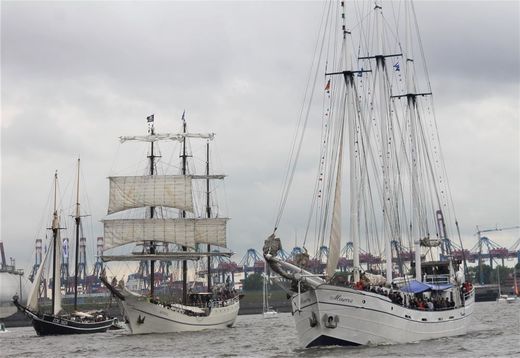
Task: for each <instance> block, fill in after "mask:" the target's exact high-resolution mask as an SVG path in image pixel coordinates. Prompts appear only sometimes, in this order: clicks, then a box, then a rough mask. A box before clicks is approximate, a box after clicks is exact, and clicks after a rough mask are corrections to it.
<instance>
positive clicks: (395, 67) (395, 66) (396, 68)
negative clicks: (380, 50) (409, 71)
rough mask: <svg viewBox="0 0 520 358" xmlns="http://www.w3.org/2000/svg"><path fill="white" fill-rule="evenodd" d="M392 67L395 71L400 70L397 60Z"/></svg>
mask: <svg viewBox="0 0 520 358" xmlns="http://www.w3.org/2000/svg"><path fill="white" fill-rule="evenodd" d="M394 69H395V70H396V71H401V68H400V67H399V62H397V63H396V64H395V65H394Z"/></svg>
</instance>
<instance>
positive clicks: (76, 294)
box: [74, 158, 81, 311]
mask: <svg viewBox="0 0 520 358" xmlns="http://www.w3.org/2000/svg"><path fill="white" fill-rule="evenodd" d="M79 165H80V159H79V158H78V180H77V182H76V216H75V217H74V220H75V221H76V249H75V250H76V255H75V256H74V311H76V310H77V309H78V256H79V227H80V224H81V217H80V211H79Z"/></svg>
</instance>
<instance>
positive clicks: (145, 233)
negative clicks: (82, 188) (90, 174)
mask: <svg viewBox="0 0 520 358" xmlns="http://www.w3.org/2000/svg"><path fill="white" fill-rule="evenodd" d="M147 122H148V134H147V135H144V136H127V137H121V138H120V140H121V142H122V143H125V142H131V141H138V142H145V143H149V146H150V147H149V152H148V155H147V158H148V166H147V168H146V174H145V175H139V176H113V177H109V181H110V196H109V205H108V217H107V218H106V219H104V220H103V225H104V239H105V252H104V254H103V260H104V261H107V262H108V261H134V262H136V261H138V262H147V263H149V267H150V284H149V291H148V292H135V291H132V290H131V289H130V288H129V287H127V285H125V284H124V282H123V281H122V280H120V281H119V282H118V281H117V279H116V278H115V277H112V278H111V279H109V278H108V277H107V276H106V273H105V274H104V275H103V276H102V277H101V279H102V281H103V283H104V284H105V285H106V287H107V288H108V289H109V290H110V291H111V293H112V294H113V296H114V297H115V298H116V299H117V301H118V303H119V305H120V307H121V309H122V312H123V315H124V317H125V321H126V323H127V325H128V327H129V329H130V331H131V333H132V334H144V333H165V332H182V331H199V330H204V329H214V328H225V327H231V326H232V325H233V323H234V322H235V319H236V317H237V315H238V310H239V306H240V303H239V300H240V295H239V294H238V293H237V292H236V291H235V289H234V287H233V285H232V283H231V282H228V283H219V284H216V283H215V284H214V283H213V282H212V281H211V278H212V274H211V267H212V266H211V258H212V257H215V256H227V257H229V256H231V255H232V252H230V251H229V250H228V249H227V247H226V226H227V222H228V218H226V217H220V215H219V213H218V210H216V209H218V206H216V205H214V202H213V201H212V200H213V198H212V191H211V188H212V187H211V181H212V180H223V179H224V175H221V174H212V173H211V172H210V142H211V141H212V140H213V139H214V137H215V134H214V133H190V132H188V131H187V125H186V120H185V115H184V114H183V115H182V132H181V133H156V131H155V119H154V115H151V116H149V117H147ZM190 139H191V140H203V141H206V146H205V172H203V173H199V174H197V173H194V172H193V171H194V169H193V168H195V167H196V166H195V165H193V166H190V165H189V161H188V159H189V158H191V159H193V153H191V152H189V148H190ZM172 141H173V142H176V143H178V144H180V154H179V157H180V163H179V164H180V165H179V166H177V168H180V173H179V171H177V172H176V173H172V174H163V173H167V171H168V168H172V167H174V165H173V164H172V163H163V165H162V166H160V165H158V164H161V162H160V161H159V158H160V154H159V142H167V143H171V142H172ZM201 186H202V187H203V189H201V190H199V191H198V192H197V190H195V189H194V188H199V189H200V188H201ZM196 193H199V194H200V195H196ZM200 203H202V205H200ZM197 204H198V206H197ZM136 244H137V245H136ZM130 246H133V249H132V251H131V252H130V253H128V254H120V253H119V252H121V251H124V247H126V248H128V247H130ZM118 249H119V252H118V251H117V250H118ZM201 260H202V261H204V262H205V263H206V264H207V285H206V289H205V290H204V291H200V290H193V289H192V288H190V287H188V271H189V268H188V262H189V261H191V262H200V261H201ZM158 261H161V262H165V261H167V262H175V263H177V265H176V266H177V267H178V272H177V274H178V275H179V276H180V277H182V291H181V292H180V293H178V294H172V295H171V296H169V295H168V296H165V295H162V296H161V295H159V294H156V289H157V287H156V286H157V282H156V279H155V277H156V276H157V273H158V272H156V263H157V262H158Z"/></svg>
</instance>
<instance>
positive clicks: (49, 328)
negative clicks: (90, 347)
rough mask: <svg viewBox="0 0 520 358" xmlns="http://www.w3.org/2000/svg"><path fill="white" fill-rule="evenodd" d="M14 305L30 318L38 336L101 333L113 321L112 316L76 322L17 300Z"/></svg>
mask: <svg viewBox="0 0 520 358" xmlns="http://www.w3.org/2000/svg"><path fill="white" fill-rule="evenodd" d="M15 305H16V306H17V307H18V309H19V310H20V311H22V312H24V313H25V314H26V315H27V316H28V317H29V318H30V319H31V320H32V322H31V323H32V326H33V327H34V330H35V331H36V334H38V335H39V336H53V335H65V334H89V333H101V332H106V331H107V330H108V329H109V328H110V327H111V326H112V325H113V324H114V322H115V319H114V318H111V319H104V320H102V321H99V322H78V321H74V320H70V319H68V318H67V317H65V316H55V315H50V314H45V313H43V314H39V313H36V312H33V311H31V310H30V309H29V308H27V307H25V306H23V305H21V304H19V303H17V302H15Z"/></svg>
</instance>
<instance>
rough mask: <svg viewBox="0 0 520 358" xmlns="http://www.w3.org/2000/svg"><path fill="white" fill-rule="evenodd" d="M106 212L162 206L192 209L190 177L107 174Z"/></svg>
mask: <svg viewBox="0 0 520 358" xmlns="http://www.w3.org/2000/svg"><path fill="white" fill-rule="evenodd" d="M108 179H109V180H110V198H109V203H108V213H109V214H112V213H116V212H118V211H122V210H127V209H132V208H142V207H147V206H165V207H171V208H177V209H181V210H185V211H190V212H192V211H193V197H192V178H191V177H190V176H185V175H148V176H118V177H109V178H108Z"/></svg>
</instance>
